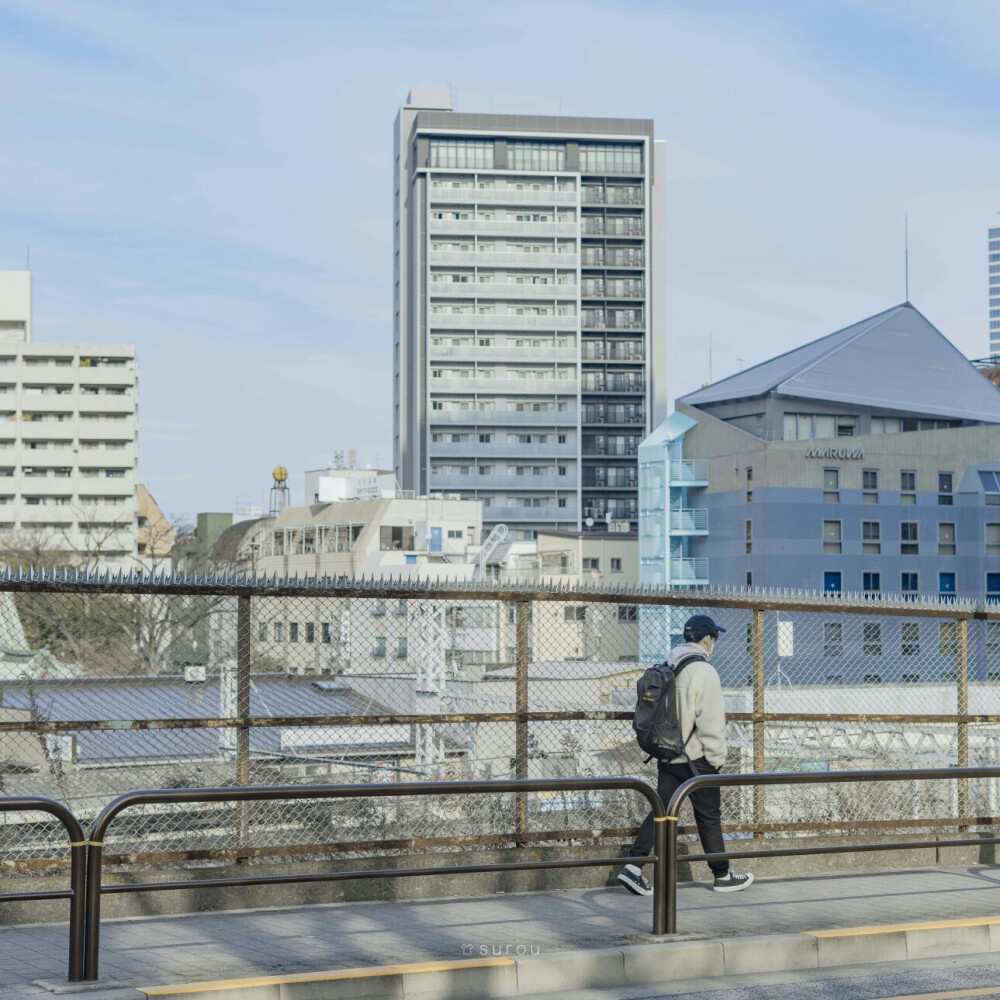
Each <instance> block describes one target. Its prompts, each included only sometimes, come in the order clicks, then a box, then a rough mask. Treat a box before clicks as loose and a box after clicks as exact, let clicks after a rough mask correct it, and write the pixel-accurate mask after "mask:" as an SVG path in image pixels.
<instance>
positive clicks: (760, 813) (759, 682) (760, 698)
mask: <svg viewBox="0 0 1000 1000" xmlns="http://www.w3.org/2000/svg"><path fill="white" fill-rule="evenodd" d="M750 644H751V652H752V656H753V707H752V713H753V772H754V774H762V773H763V771H764V612H763V611H761V610H760V609H758V608H755V609H754V611H753V618H752V622H751V625H750ZM753 825H754V828H755V829H754V837H760V836H762V834H761V832H760V828H761V827H762V826H763V825H764V786H763V785H754V786H753Z"/></svg>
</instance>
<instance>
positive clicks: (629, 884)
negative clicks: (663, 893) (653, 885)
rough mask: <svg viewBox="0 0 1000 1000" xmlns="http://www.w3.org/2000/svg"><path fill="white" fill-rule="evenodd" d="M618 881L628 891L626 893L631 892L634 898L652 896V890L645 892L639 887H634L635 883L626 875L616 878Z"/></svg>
mask: <svg viewBox="0 0 1000 1000" xmlns="http://www.w3.org/2000/svg"><path fill="white" fill-rule="evenodd" d="M618 881H619V882H621V884H622V885H623V886H625V888H626V889H628V891H629V892H631V893H632V894H633V895H634V896H652V895H653V890H652V889H650V890H649V891H648V892H647V891H646V890H645V889H643V888H642V887H641V886H638V885H636V884H635V882H633V881H632V880H631V879H630V878H629V877H628V876H627V875H619V876H618Z"/></svg>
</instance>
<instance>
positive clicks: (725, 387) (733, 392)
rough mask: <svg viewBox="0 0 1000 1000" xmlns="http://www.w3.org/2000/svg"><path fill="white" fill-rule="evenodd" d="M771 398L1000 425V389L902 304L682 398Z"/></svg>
mask: <svg viewBox="0 0 1000 1000" xmlns="http://www.w3.org/2000/svg"><path fill="white" fill-rule="evenodd" d="M769 392H776V393H779V394H781V395H785V396H793V397H797V398H801V399H817V400H825V401H827V402H839V403H850V404H854V405H863V406H875V407H878V408H880V409H884V410H886V411H893V412H900V413H914V414H921V415H926V416H939V417H944V418H946V419H951V420H974V421H980V422H983V423H1000V390H998V389H997V388H996V387H995V386H994V385H993V384H992V383H991V382H990V381H989V380H988V379H986V378H984V377H983V376H982V375H981V374H980V373H979V372H978V371H977V370H976V369H975V368H974V367H973V366H972V364H970V362H969V361H968V360H967V359H966V358H965V357H964V356H963V355H962V354H961V352H960V351H959V350H958V349H957V348H956V347H955V346H954V345H953V344H952V343H951V341H949V340H948V339H947V338H946V337H945V336H944V334H943V333H941V331H940V330H938V329H937V328H936V327H935V326H934V325H933V324H932V323H930V322H929V321H928V320H927V319H926V317H924V316H923V315H922V314H921V313H920V312H919V311H918V310H917V309H915V308H914V307H913V306H912V305H910V304H909V303H908V302H906V303H903V305H900V306H896V307H894V308H893V309H888V310H886V311H885V312H883V313H879V314H878V315H876V316H871V317H869V318H868V319H864V320H862V321H861V322H860V323H855V324H853V325H852V326H849V327H846V328H845V329H843V330H838V331H837V332H836V333H831V334H829V335H828V336H826V337H821V338H820V339H819V340H814V341H813V342H812V343H809V344H806V345H804V346H803V347H800V348H797V349H796V350H794V351H789V352H788V353H787V354H782V355H780V356H779V357H777V358H772V359H771V360H770V361H765V362H763V363H762V364H759V365H756V366H754V367H753V368H748V369H747V370H746V371H744V372H739V373H738V374H736V375H732V376H730V377H729V378H727V379H723V380H722V381H721V382H716V383H714V384H713V385H709V386H706V387H705V388H704V389H698V390H697V391H696V392H692V393H689V394H688V395H687V396H683V397H681V402H684V403H687V404H689V405H691V406H703V405H706V404H709V403H720V402H725V401H728V400H734V399H743V398H747V397H755V396H764V395H766V394H767V393H769Z"/></svg>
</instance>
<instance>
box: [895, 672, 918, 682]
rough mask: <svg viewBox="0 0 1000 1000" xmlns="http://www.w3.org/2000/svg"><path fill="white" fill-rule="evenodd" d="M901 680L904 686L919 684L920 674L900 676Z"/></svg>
mask: <svg viewBox="0 0 1000 1000" xmlns="http://www.w3.org/2000/svg"><path fill="white" fill-rule="evenodd" d="M899 680H900V683H902V684H919V683H920V674H900V675H899Z"/></svg>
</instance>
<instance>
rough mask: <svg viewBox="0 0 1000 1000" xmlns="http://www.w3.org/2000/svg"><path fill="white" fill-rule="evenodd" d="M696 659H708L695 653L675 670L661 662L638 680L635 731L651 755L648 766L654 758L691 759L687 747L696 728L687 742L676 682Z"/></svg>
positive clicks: (643, 750)
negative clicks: (681, 724) (682, 730)
mask: <svg viewBox="0 0 1000 1000" xmlns="http://www.w3.org/2000/svg"><path fill="white" fill-rule="evenodd" d="M695 660H705V657H704V656H699V655H698V654H697V653H692V654H691V655H690V656H685V657H684V659H683V660H681V661H680V663H678V664H677V666H676V667H674V668H673V669H671V667H670V665H669V664H667V663H657V664H655V665H654V666H652V667H650V668H649V669H648V670H647V671H646V672H645V673H644V674H643V675H642V676H641V677H640V678H639V679H638V681H636V685H635V689H636V703H635V715H634V716H633V717H632V728H633V729H634V730H635V738H636V740H638V742H639V746H640V747H641V748H642V752H643V753H645V754H648V756H647V757H646V762H647V763H648V762H649V761H650V760H652V759H653V758H654V757H655V758H656V759H657V760H673V759H674V758H675V757H686V756H687V753H686V752H685V748H686V747H687V743H688V740H690V739H691V736H692V735H693V733H694V727H692V728H691V732H690V733H688V737H687V739H684V738H683V735H682V734H681V726H680V721H679V720H678V716H677V692H676V680H677V675H678V674H679V673H680V672H681V671H682V670H683V669H684V668H685V667H686V666H687V665H688V664H689V663H693V662H694V661H695Z"/></svg>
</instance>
